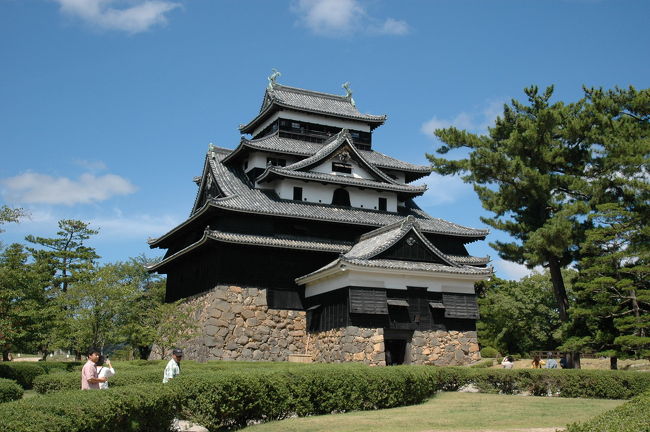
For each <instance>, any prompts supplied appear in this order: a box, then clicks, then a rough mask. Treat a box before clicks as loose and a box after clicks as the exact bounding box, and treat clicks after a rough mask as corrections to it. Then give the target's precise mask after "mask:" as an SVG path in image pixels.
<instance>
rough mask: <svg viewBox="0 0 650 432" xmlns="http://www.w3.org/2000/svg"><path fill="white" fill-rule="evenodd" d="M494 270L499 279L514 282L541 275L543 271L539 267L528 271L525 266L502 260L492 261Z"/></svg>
mask: <svg viewBox="0 0 650 432" xmlns="http://www.w3.org/2000/svg"><path fill="white" fill-rule="evenodd" d="M494 268H495V270H496V273H497V276H499V277H500V278H502V279H508V280H516V281H518V280H521V279H522V278H525V277H526V276H530V275H532V274H535V273H542V272H543V270H544V269H543V268H542V267H541V266H537V267H535V268H533V269H529V268H528V267H526V266H525V265H521V264H517V263H514V262H512V261H506V260H503V259H498V260H496V261H494Z"/></svg>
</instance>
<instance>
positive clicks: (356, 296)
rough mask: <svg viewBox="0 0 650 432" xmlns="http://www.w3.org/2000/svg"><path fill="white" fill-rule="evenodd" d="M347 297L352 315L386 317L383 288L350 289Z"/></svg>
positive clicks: (386, 309) (384, 291)
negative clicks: (348, 297)
mask: <svg viewBox="0 0 650 432" xmlns="http://www.w3.org/2000/svg"><path fill="white" fill-rule="evenodd" d="M349 296H350V313H352V314H372V315H377V314H378V315H388V304H387V303H386V290H385V289H383V288H357V287H351V288H350V289H349Z"/></svg>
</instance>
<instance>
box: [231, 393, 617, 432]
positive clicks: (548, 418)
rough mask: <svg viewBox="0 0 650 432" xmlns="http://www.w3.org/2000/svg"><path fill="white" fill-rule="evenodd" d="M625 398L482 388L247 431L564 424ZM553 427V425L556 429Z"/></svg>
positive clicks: (400, 431) (404, 431) (407, 431)
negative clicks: (522, 393)
mask: <svg viewBox="0 0 650 432" xmlns="http://www.w3.org/2000/svg"><path fill="white" fill-rule="evenodd" d="M623 402H625V401H622V400H605V399H567V398H549V397H532V396H528V397H526V396H510V395H493V394H481V393H456V392H448V393H439V394H438V395H436V396H435V397H434V398H432V399H430V400H428V401H427V402H425V403H423V404H421V405H414V406H407V407H401V408H392V409H386V410H379V411H359V412H352V413H346V414H335V415H325V416H314V417H305V418H294V419H288V420H283V421H277V422H270V423H264V424H260V425H256V426H250V427H247V428H245V429H242V431H245V432H319V431H322V432H336V431H345V432H374V431H382V432H425V431H429V432H430V431H434V430H435V431H439V430H440V431H441V430H445V431H471V430H491V431H506V430H524V429H526V428H552V427H559V428H563V427H564V426H565V425H566V424H568V423H573V422H576V421H584V420H587V419H589V418H592V417H594V416H596V415H598V414H600V413H602V412H603V411H606V410H609V409H612V408H614V407H616V406H618V405H620V404H622V403H623ZM551 430H552V429H551Z"/></svg>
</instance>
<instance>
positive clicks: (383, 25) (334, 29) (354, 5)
mask: <svg viewBox="0 0 650 432" xmlns="http://www.w3.org/2000/svg"><path fill="white" fill-rule="evenodd" d="M291 9H292V11H293V12H294V13H296V14H297V15H298V16H299V22H300V23H301V24H302V25H304V26H305V27H307V28H308V29H310V30H311V31H312V32H314V33H315V34H318V35H321V36H342V35H348V34H352V33H366V34H387V35H405V34H407V33H408V32H409V26H408V24H407V23H406V21H402V20H397V19H394V18H387V19H386V20H385V21H383V22H381V20H378V19H376V18H373V17H371V16H369V15H368V13H367V11H366V9H365V8H364V7H363V6H362V5H361V3H360V2H359V0H297V1H294V3H293V6H292V7H291Z"/></svg>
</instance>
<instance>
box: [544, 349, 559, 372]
mask: <svg viewBox="0 0 650 432" xmlns="http://www.w3.org/2000/svg"><path fill="white" fill-rule="evenodd" d="M546 369H557V361H556V360H555V359H554V358H553V353H551V352H548V353H547V354H546Z"/></svg>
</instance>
